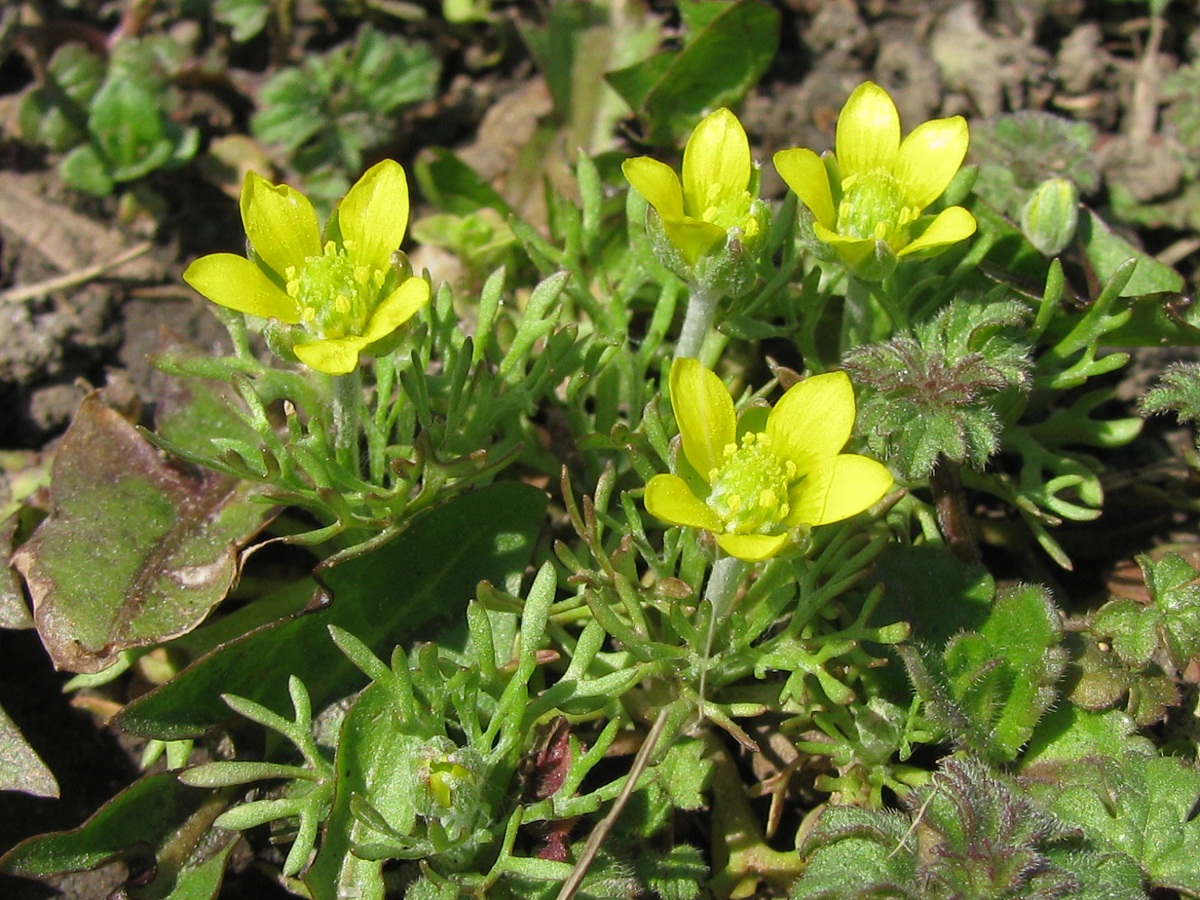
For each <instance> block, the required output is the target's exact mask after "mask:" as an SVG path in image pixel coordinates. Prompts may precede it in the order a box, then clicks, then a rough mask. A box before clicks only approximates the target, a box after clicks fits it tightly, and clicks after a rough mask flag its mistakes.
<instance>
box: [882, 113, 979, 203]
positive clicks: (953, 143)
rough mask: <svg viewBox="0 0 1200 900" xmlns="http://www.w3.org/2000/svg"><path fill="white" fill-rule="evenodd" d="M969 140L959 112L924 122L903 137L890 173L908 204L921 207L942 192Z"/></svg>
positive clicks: (955, 169) (959, 165) (958, 164)
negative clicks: (902, 190)
mask: <svg viewBox="0 0 1200 900" xmlns="http://www.w3.org/2000/svg"><path fill="white" fill-rule="evenodd" d="M969 140H970V136H969V133H968V131H967V120H966V119H964V118H963V117H962V116H953V117H951V118H949V119H932V120H930V121H928V122H924V123H922V124H920V125H918V126H917V127H916V128H914V129H913V131H912V133H911V134H909V135H908V137H906V138H905V139H904V141H903V143H901V144H900V150H899V152H898V153H897V156H896V165H895V168H894V169H893V170H892V174H893V175H894V176H895V178H896V181H898V182H899V183H900V186H901V188H903V189H904V192H905V195H906V196H907V198H908V203H909V204H910V205H911V206H915V207H917V209H924V208H925V207H927V206H928V205H929V204H930V203H932V202H933V201H934V200H936V199H937V198H938V197H940V196H942V192H943V191H945V190H946V187H947V186H948V185H949V184H950V181H951V179H953V178H954V175H955V173H957V172H958V170H959V168H960V167H961V166H962V161H963V158H964V157H965V156H966V155H967V143H968V142H969Z"/></svg>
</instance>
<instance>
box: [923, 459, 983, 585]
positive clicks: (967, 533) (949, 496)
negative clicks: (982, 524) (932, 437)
mask: <svg viewBox="0 0 1200 900" xmlns="http://www.w3.org/2000/svg"><path fill="white" fill-rule="evenodd" d="M929 489H930V490H931V491H933V504H934V507H935V508H936V509H937V517H938V527H939V528H941V530H942V537H943V538H945V539H946V546H947V547H949V548H950V551H951V552H952V553H953V554H954V555H955V556H957V557H958V558H959V559H960V560H962V561H963V562H964V563H966V564H967V565H972V566H977V565H979V562H980V556H979V544H978V543H977V542H976V540H975V531H974V529H973V528H972V526H971V519H970V517H969V516H968V515H967V498H966V495H965V494H964V493H963V486H962V466H960V465H959V464H958V463H956V462H953V461H951V460H949V459H946V457H945V456H939V457H938V459H937V464H936V465H935V466H934V469H933V474H931V475H930V476H929Z"/></svg>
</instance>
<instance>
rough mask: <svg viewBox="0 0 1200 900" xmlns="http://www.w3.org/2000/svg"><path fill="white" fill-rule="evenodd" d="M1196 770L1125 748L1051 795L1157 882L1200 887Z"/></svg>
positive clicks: (1066, 816)
mask: <svg viewBox="0 0 1200 900" xmlns="http://www.w3.org/2000/svg"><path fill="white" fill-rule="evenodd" d="M1198 797H1200V772H1198V771H1197V770H1196V768H1195V766H1194V765H1192V764H1190V763H1187V762H1185V761H1184V760H1182V759H1179V758H1177V757H1171V756H1166V757H1149V758H1147V756H1146V755H1145V754H1142V753H1136V752H1135V753H1126V754H1124V755H1123V756H1121V757H1118V758H1106V759H1103V760H1101V761H1099V762H1098V763H1097V765H1096V767H1095V768H1093V769H1091V770H1090V771H1089V772H1087V773H1086V776H1085V777H1083V778H1081V779H1080V780H1079V782H1078V783H1076V784H1073V785H1070V786H1068V787H1066V788H1065V789H1064V790H1062V791H1061V792H1059V794H1058V795H1057V797H1056V799H1055V800H1054V812H1056V813H1057V814H1058V815H1059V816H1061V817H1062V819H1063V820H1065V821H1066V822H1069V823H1072V824H1076V825H1079V826H1081V827H1082V828H1083V830H1084V832H1085V833H1086V834H1087V836H1088V837H1089V838H1091V839H1092V840H1093V841H1096V842H1097V843H1098V844H1100V845H1101V846H1104V847H1108V848H1110V849H1112V850H1115V851H1119V852H1121V853H1127V854H1128V855H1130V856H1132V857H1133V858H1134V859H1135V860H1137V861H1138V862H1139V863H1140V864H1141V866H1142V869H1143V871H1144V872H1145V875H1146V877H1147V878H1148V879H1149V880H1150V882H1151V883H1152V884H1154V885H1155V886H1156V887H1160V888H1167V889H1172V888H1173V889H1175V890H1180V891H1186V892H1187V893H1189V894H1195V893H1197V892H1198V891H1200V818H1198V817H1196V816H1194V815H1193V812H1194V809H1195V804H1196V800H1197V798H1198Z"/></svg>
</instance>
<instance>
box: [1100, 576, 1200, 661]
mask: <svg viewBox="0 0 1200 900" xmlns="http://www.w3.org/2000/svg"><path fill="white" fill-rule="evenodd" d="M1137 563H1138V565H1139V566H1140V567H1141V569H1142V577H1143V578H1144V579H1145V582H1146V588H1147V589H1148V590H1149V592H1150V598H1151V600H1152V603H1150V604H1139V603H1134V602H1133V601H1132V600H1126V599H1118V600H1113V601H1111V602H1110V603H1107V604H1105V605H1104V606H1103V607H1102V608H1101V609H1100V611H1099V612H1098V613H1097V614H1096V616H1095V621H1094V623H1093V626H1092V631H1093V632H1094V633H1095V634H1096V635H1097V636H1098V637H1109V638H1111V639H1112V646H1113V649H1114V650H1116V651H1117V654H1118V655H1119V656H1120V657H1121V659H1123V660H1125V661H1126V662H1127V663H1129V664H1131V665H1135V666H1145V665H1146V664H1147V663H1149V662H1150V658H1151V656H1153V654H1154V651H1155V650H1157V649H1158V648H1159V647H1160V646H1161V647H1162V649H1163V650H1165V651H1166V653H1167V656H1168V657H1170V660H1171V662H1172V663H1173V664H1174V665H1175V666H1176V667H1178V668H1183V667H1184V666H1186V665H1187V663H1188V661H1189V660H1191V659H1193V658H1195V657H1197V656H1200V585H1198V584H1196V580H1197V579H1198V578H1200V571H1197V570H1196V569H1195V568H1193V567H1192V566H1191V565H1190V564H1189V563H1188V562H1187V560H1185V559H1184V558H1183V557H1182V556H1180V555H1179V554H1178V553H1168V554H1166V555H1165V556H1163V558H1162V559H1160V560H1158V561H1155V560H1153V559H1151V558H1150V557H1149V556H1145V555H1141V556H1138V557H1137Z"/></svg>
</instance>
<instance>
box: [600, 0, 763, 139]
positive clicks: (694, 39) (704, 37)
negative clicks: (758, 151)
mask: <svg viewBox="0 0 1200 900" xmlns="http://www.w3.org/2000/svg"><path fill="white" fill-rule="evenodd" d="M687 5H688V6H692V7H695V10H692V11H691V12H695V13H696V17H694V18H693V21H694V22H696V23H697V24H698V25H701V26H702V30H700V31H699V33H697V34H693V35H690V36H689V39H688V40H687V42H686V43H685V45H684V47H683V49H682V50H680V51H678V52H677V53H670V54H656V55H655V56H652V57H650V58H649V59H647V60H646V61H644V62H641V63H637V64H635V65H633V66H631V67H628V68H625V69H621V70H619V71H617V72H611V73H609V75H608V81H609V84H611V85H612V86H613V87H614V88H616V90H617V92H618V93H619V94H621V96H622V97H624V98H625V101H626V102H627V103H628V104H629V105H630V106H631V107H632V108H633V110H634V112H635V113H636V114H637V115H638V116H639V118H641V119H642V120H643V121H644V122H645V124H646V134H645V135H644V139H645V140H646V142H647V143H650V144H654V145H657V146H662V145H666V144H670V143H672V142H673V141H675V140H676V139H677V138H678V137H680V136H681V135H683V134H686V133H687V131H688V130H689V129H690V128H692V127H693V126H694V125H695V124H696V122H697V121H698V120H699V119H700V117H701V116H703V115H704V114H705V113H707V112H709V111H710V110H713V109H716V108H717V107H720V106H733V105H735V104H736V103H737V102H738V101H740V100H741V99H742V98H743V97H744V96H745V95H746V92H747V91H749V90H750V88H752V87H753V86H754V85H755V84H756V83H757V82H758V79H759V78H761V77H762V75H763V73H764V72H765V71H766V70H767V67H768V66H769V65H770V64H771V61H772V60H773V59H774V58H775V51H776V49H777V48H778V46H779V21H780V15H779V11H778V10H777V9H775V8H774V7H772V6H769V5H767V4H766V3H762V2H760V0H737V2H734V3H728V4H717V3H705V2H695V0H692V2H690V3H689V4H687ZM710 16H711V18H710Z"/></svg>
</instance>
